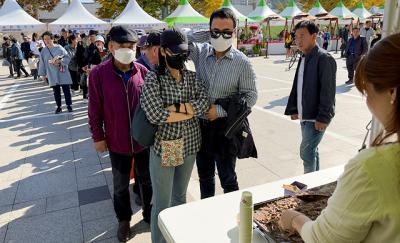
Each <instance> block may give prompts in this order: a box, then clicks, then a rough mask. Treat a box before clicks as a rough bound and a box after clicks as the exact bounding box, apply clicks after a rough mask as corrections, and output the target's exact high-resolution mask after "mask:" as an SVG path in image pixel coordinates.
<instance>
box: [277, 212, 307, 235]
mask: <svg viewBox="0 0 400 243" xmlns="http://www.w3.org/2000/svg"><path fill="white" fill-rule="evenodd" d="M300 215H302V214H301V213H299V212H297V211H294V210H286V211H283V212H282V215H281V218H280V220H279V226H280V227H281V229H282V230H285V231H288V232H291V233H293V232H295V229H294V227H293V220H294V218H296V217H298V216H300Z"/></svg>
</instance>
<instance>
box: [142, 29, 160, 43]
mask: <svg viewBox="0 0 400 243" xmlns="http://www.w3.org/2000/svg"><path fill="white" fill-rule="evenodd" d="M160 44H161V33H160V32H151V33H150V34H148V35H147V40H146V43H145V46H159V45H160Z"/></svg>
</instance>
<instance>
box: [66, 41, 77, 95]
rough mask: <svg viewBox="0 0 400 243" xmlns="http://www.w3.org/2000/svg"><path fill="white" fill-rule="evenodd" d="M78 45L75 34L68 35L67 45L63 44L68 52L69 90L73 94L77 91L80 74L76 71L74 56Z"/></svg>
mask: <svg viewBox="0 0 400 243" xmlns="http://www.w3.org/2000/svg"><path fill="white" fill-rule="evenodd" d="M77 46H78V39H77V38H76V36H75V35H70V36H68V45H66V46H65V50H66V51H67V52H68V55H69V57H70V58H71V61H70V62H69V64H68V70H69V73H70V75H71V79H72V85H71V90H72V94H73V95H75V92H77V91H79V81H80V76H79V72H78V61H77V56H76V50H77Z"/></svg>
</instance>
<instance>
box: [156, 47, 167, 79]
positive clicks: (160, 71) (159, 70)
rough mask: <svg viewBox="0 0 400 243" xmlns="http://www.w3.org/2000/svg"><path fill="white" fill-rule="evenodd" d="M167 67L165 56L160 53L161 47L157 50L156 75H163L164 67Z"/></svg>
mask: <svg viewBox="0 0 400 243" xmlns="http://www.w3.org/2000/svg"><path fill="white" fill-rule="evenodd" d="M166 68H167V62H166V61H165V57H164V56H163V55H162V54H161V48H160V49H159V50H158V66H157V72H156V73H157V75H165V69H166Z"/></svg>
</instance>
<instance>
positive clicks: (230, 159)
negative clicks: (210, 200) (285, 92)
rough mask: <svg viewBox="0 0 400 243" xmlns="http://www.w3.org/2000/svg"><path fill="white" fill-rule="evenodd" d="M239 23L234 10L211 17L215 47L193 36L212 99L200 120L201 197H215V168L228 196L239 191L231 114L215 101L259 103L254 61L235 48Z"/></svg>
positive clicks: (193, 48)
mask: <svg viewBox="0 0 400 243" xmlns="http://www.w3.org/2000/svg"><path fill="white" fill-rule="evenodd" d="M236 23H237V21H236V16H235V14H234V13H233V12H232V10H230V9H228V8H222V9H218V10H216V11H215V12H214V13H213V14H212V15H211V18H210V35H211V39H210V42H211V44H209V43H196V42H194V39H196V40H199V39H201V38H202V36H201V34H200V35H198V36H196V34H194V35H192V36H189V41H190V43H189V44H190V45H189V51H190V55H189V57H190V59H191V60H192V61H193V62H194V64H195V67H196V71H197V76H198V78H199V79H200V80H203V81H204V83H205V85H206V87H207V89H208V95H209V99H210V100H209V104H210V108H209V110H208V111H207V112H206V113H205V115H204V116H203V118H202V119H200V124H201V130H202V138H203V141H202V148H201V151H200V152H199V153H198V154H197V159H196V163H197V169H198V173H199V178H200V191H201V198H207V197H212V196H214V195H215V167H217V170H218V175H219V178H220V181H221V185H222V188H223V189H224V193H228V192H232V191H236V190H238V189H239V186H238V181H237V176H236V172H235V166H236V155H233V154H232V153H230V151H229V145H230V144H229V142H230V141H229V140H228V139H226V138H225V137H224V134H223V133H222V132H221V127H223V125H224V123H225V122H226V117H227V112H226V111H225V110H224V109H223V108H222V107H221V106H220V105H216V104H215V102H216V101H217V100H218V99H221V98H227V97H230V96H232V95H234V94H238V93H240V94H242V95H243V96H244V97H245V100H246V101H247V105H248V106H249V107H252V106H254V105H255V104H256V101H257V89H256V75H255V72H254V70H253V67H252V65H251V63H250V60H249V59H248V58H247V57H246V56H245V55H244V54H243V53H241V52H240V51H238V50H237V49H235V48H233V47H232V40H233V35H234V33H235V29H236ZM207 35H208V33H207ZM210 35H208V36H207V39H209V38H210ZM220 141H223V142H222V143H221V142H220Z"/></svg>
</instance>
